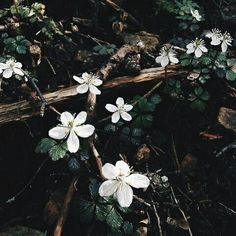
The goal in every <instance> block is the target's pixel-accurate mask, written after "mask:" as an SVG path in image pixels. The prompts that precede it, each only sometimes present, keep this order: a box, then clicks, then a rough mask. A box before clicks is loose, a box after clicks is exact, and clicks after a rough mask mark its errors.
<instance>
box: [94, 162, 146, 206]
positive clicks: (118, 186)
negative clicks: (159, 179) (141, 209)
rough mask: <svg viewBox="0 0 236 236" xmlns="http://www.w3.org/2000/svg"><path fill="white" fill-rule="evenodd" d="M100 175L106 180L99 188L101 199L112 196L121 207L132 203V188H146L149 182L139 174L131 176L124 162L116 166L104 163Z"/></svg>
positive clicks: (117, 163)
mask: <svg viewBox="0 0 236 236" xmlns="http://www.w3.org/2000/svg"><path fill="white" fill-rule="evenodd" d="M102 174H103V176H104V177H105V178H106V179H107V180H106V181H105V182H103V183H102V184H101V186H100V188H99V191H98V192H99V195H100V196H101V197H109V196H111V195H113V196H114V197H115V198H116V199H117V201H118V203H119V204H120V206H121V207H129V206H130V205H131V203H132V201H133V190H132V188H131V187H130V186H132V187H133V188H144V189H145V188H147V187H148V186H149V184H150V180H149V179H148V178H147V177H146V176H145V175H141V174H131V170H130V168H129V166H128V164H126V163H125V162H124V161H117V162H116V165H115V166H114V165H112V164H110V163H106V164H105V165H104V166H103V167H102Z"/></svg>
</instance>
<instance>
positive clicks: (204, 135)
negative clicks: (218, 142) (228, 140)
mask: <svg viewBox="0 0 236 236" xmlns="http://www.w3.org/2000/svg"><path fill="white" fill-rule="evenodd" d="M199 135H200V136H201V137H202V138H204V139H207V140H215V139H221V138H222V136H221V135H219V134H211V133H208V132H207V131H202V132H200V133H199Z"/></svg>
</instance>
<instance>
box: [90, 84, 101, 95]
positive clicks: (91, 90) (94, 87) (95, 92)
mask: <svg viewBox="0 0 236 236" xmlns="http://www.w3.org/2000/svg"><path fill="white" fill-rule="evenodd" d="M89 91H90V92H91V93H93V94H96V95H100V94H101V91H100V90H99V89H98V88H97V87H96V86H94V85H93V84H89Z"/></svg>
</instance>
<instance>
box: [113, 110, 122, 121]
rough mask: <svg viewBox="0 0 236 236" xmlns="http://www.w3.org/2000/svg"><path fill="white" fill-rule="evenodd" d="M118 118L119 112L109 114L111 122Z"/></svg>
mask: <svg viewBox="0 0 236 236" xmlns="http://www.w3.org/2000/svg"><path fill="white" fill-rule="evenodd" d="M119 119H120V112H119V111H116V112H115V113H113V114H112V116H111V122H112V123H117V122H118V121H119Z"/></svg>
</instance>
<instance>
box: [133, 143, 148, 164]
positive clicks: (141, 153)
mask: <svg viewBox="0 0 236 236" xmlns="http://www.w3.org/2000/svg"><path fill="white" fill-rule="evenodd" d="M150 152H151V150H150V148H149V147H148V146H147V145H146V144H142V145H141V146H139V148H138V150H137V153H136V154H135V156H134V159H135V161H136V162H138V163H139V162H143V161H146V160H148V159H149V157H150Z"/></svg>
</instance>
